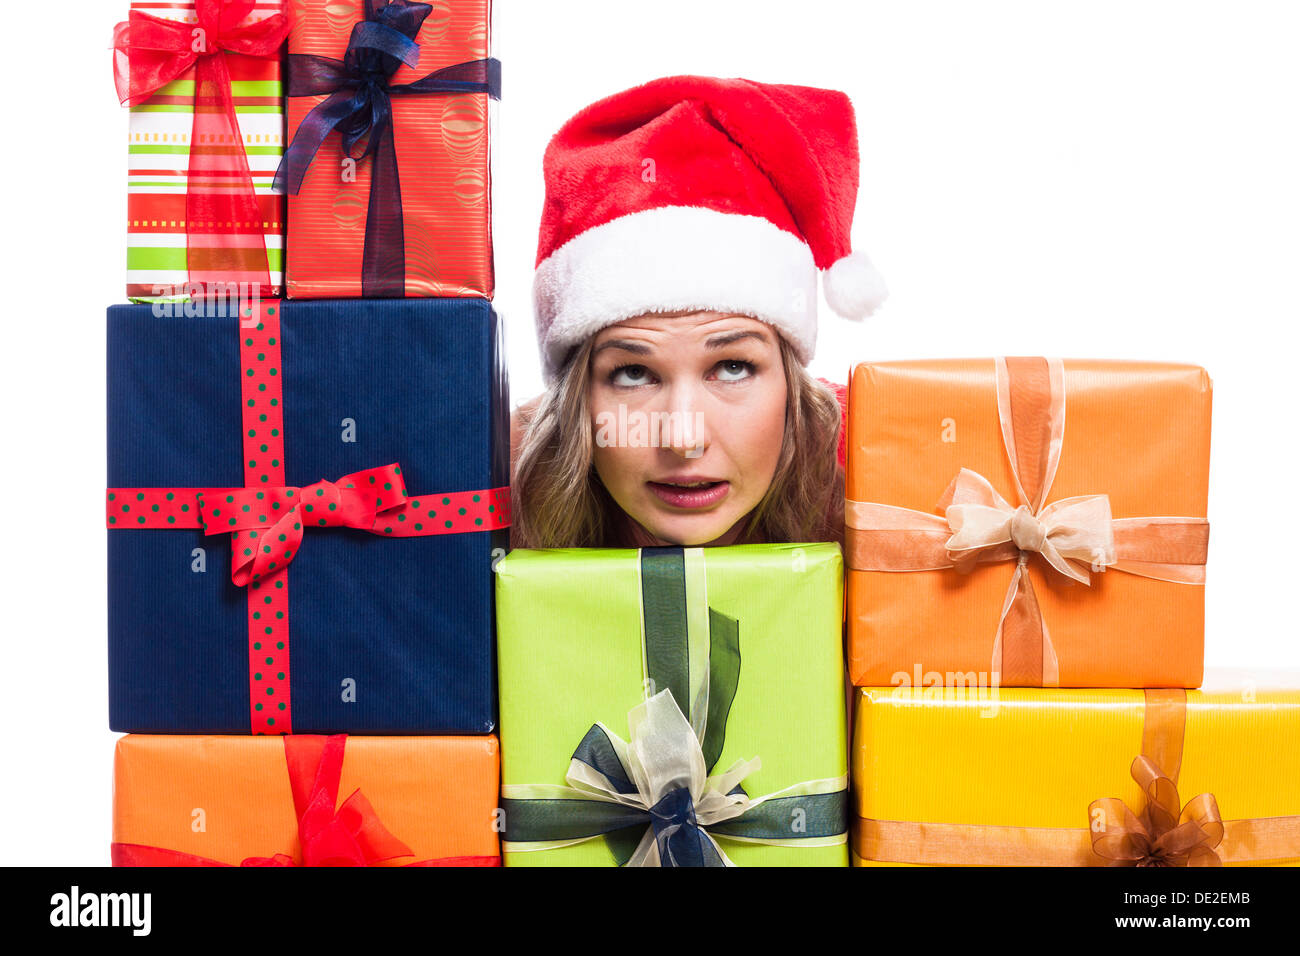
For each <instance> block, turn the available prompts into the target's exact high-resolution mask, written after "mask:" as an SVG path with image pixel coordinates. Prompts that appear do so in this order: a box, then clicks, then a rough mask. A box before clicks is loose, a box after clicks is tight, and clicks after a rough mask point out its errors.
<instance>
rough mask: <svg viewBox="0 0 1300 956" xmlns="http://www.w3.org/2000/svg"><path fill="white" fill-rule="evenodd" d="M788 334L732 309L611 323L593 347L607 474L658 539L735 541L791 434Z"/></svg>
mask: <svg viewBox="0 0 1300 956" xmlns="http://www.w3.org/2000/svg"><path fill="white" fill-rule="evenodd" d="M785 403H786V381H785V369H784V368H783V366H782V360H781V349H780V346H779V345H778V342H777V333H776V331H775V330H773V329H772V327H771V326H769V325H767V324H766V323H763V322H760V321H758V320H757V319H752V318H749V317H747V316H740V315H730V314H727V313H724V312H693V313H690V314H685V315H676V314H670V315H661V314H650V315H643V316H638V317H636V318H632V319H627V320H625V321H623V322H620V323H618V324H617V325H612V326H608V327H606V328H604V329H602V330H601V331H600V332H599V333H597V335H596V340H595V342H594V343H593V346H592V353H591V383H590V386H589V394H588V404H589V406H590V408H591V414H592V429H593V435H594V438H595V453H594V460H595V466H596V473H597V474H598V475H599V476H600V480H601V481H602V482H603V483H604V485H605V488H606V489H607V490H608V491H609V493H610V495H611V496H612V497H613V499H614V500H615V501H616V502H618V504H619V506H620V507H621V508H622V509H623V510H624V511H625V512H626V513H627V514H628V516H629V517H631V518H632V519H633V520H634V521H635V522H636V523H637V524H638V525H640V526H641V528H643V529H644V530H645V531H646V532H648V533H649V535H650V536H652V537H653V539H655V540H653V541H647V542H644V543H646V544H655V543H661V544H674V545H683V546H690V545H701V544H730V543H731V542H732V541H734V540H735V539H736V537H737V536H738V535H739V532H740V530H741V529H740V520H741V519H742V518H744V517H745V516H746V515H747V514H748V513H749V512H750V511H752V510H753V509H754V508H755V507H756V506H757V505H758V503H759V501H760V500H761V499H762V497H763V495H764V494H765V493H766V492H767V489H768V486H769V485H770V484H771V483H772V476H773V474H775V472H776V465H777V459H778V457H779V455H780V451H781V441H782V438H783V436H784V432H785Z"/></svg>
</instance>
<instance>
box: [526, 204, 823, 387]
mask: <svg viewBox="0 0 1300 956" xmlns="http://www.w3.org/2000/svg"><path fill="white" fill-rule="evenodd" d="M533 302H534V304H535V307H536V312H537V330H538V338H539V339H540V340H541V342H542V363H543V367H544V371H545V374H546V379H547V381H548V382H549V381H553V380H554V378H555V376H556V375H557V374H558V372H559V369H560V367H561V365H562V364H563V362H564V359H565V356H566V355H567V354H568V352H569V350H570V349H571V348H572V347H573V346H574V345H577V344H579V343H581V342H583V341H585V340H586V339H587V338H588V337H589V336H592V335H594V334H595V333H596V332H598V331H600V330H601V329H603V328H605V326H607V325H613V324H615V323H617V322H621V321H623V320H624V319H629V318H632V317H633V316H636V315H642V314H644V313H647V312H675V311H681V310H686V309H698V310H706V309H707V310H712V311H719V312H736V313H740V314H743V315H752V316H754V317H755V318H757V319H761V320H763V321H764V322H768V323H770V324H771V325H773V326H774V327H776V329H777V330H778V331H780V332H781V333H782V334H783V335H784V336H785V337H786V339H787V340H788V341H789V342H790V344H791V345H792V346H793V347H794V351H795V354H796V355H798V356H799V360H800V361H801V362H803V363H805V364H807V363H808V361H809V360H810V359H811V358H812V355H813V349H814V347H815V346H816V344H817V267H816V265H815V264H814V263H813V257H812V251H811V250H810V249H809V248H808V245H807V244H806V243H805V242H804V241H803V240H802V239H800V238H799V237H798V236H796V235H794V234H792V233H789V232H786V231H785V230H784V229H781V228H779V227H778V226H776V225H775V224H773V223H772V222H771V221H770V220H768V219H765V218H763V217H761V216H745V215H737V214H734V213H723V212H717V211H715V210H712V209H704V208H700V207H695V206H664V207H661V208H659V209H649V210H645V211H643V212H636V213H631V214H629V215H626V216H621V217H620V218H618V219H614V220H611V221H610V222H607V223H603V224H602V225H599V226H593V227H592V228H591V229H588V230H587V231H585V232H583V233H581V234H580V235H577V236H575V237H574V238H572V239H570V240H569V241H568V242H566V243H565V244H564V245H563V246H561V247H560V248H558V249H556V250H555V252H553V253H552V254H551V255H550V256H548V257H547V258H546V259H545V260H543V261H542V262H541V263H540V264H539V265H538V266H537V271H536V273H535V274H534V276H533Z"/></svg>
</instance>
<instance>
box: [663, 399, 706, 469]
mask: <svg viewBox="0 0 1300 956" xmlns="http://www.w3.org/2000/svg"><path fill="white" fill-rule="evenodd" d="M666 412H667V414H666V415H665V416H664V419H665V420H664V421H663V422H661V425H660V429H659V445H660V447H664V448H670V449H672V451H673V452H674V453H675V454H676V455H678V456H679V457H681V458H685V459H691V458H699V457H700V456H701V455H703V454H704V453H705V452H706V451H707V450H708V448H709V441H710V433H709V424H708V416H707V415H706V414H705V413H704V409H703V407H702V403H701V401H700V400H699V396H698V395H696V393H695V392H694V390H692V389H689V388H686V389H674V390H673V393H672V395H671V396H670V401H669V403H668V408H667V409H666Z"/></svg>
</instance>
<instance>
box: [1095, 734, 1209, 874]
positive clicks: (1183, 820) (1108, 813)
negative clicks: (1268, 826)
mask: <svg viewBox="0 0 1300 956" xmlns="http://www.w3.org/2000/svg"><path fill="white" fill-rule="evenodd" d="M1129 772H1130V773H1131V774H1132V775H1133V779H1134V780H1136V781H1137V782H1138V784H1139V785H1140V786H1141V787H1142V792H1143V793H1144V794H1145V795H1146V806H1145V807H1143V808H1142V815H1141V816H1137V815H1135V814H1134V813H1133V811H1132V810H1130V809H1129V808H1128V806H1127V805H1126V804H1125V803H1124V801H1123V800H1120V799H1119V798H1118V797H1106V798H1104V799H1101V800H1094V801H1093V802H1092V803H1091V804H1089V805H1088V816H1089V818H1090V819H1091V820H1092V825H1091V828H1090V829H1091V831H1092V852H1093V853H1096V854H1097V855H1098V856H1099V857H1101V858H1103V859H1104V860H1106V861H1107V863H1108V865H1109V866H1222V865H1223V861H1222V860H1220V859H1219V854H1217V853H1216V852H1214V849H1215V847H1217V846H1218V845H1219V844H1220V843H1221V842H1222V841H1223V818H1222V817H1220V816H1219V804H1218V803H1217V802H1216V801H1215V799H1214V795H1213V794H1211V793H1202V794H1200V795H1199V796H1196V797H1193V798H1192V799H1191V800H1190V801H1189V802H1188V804H1187V806H1185V807H1184V806H1182V803H1181V801H1180V800H1179V797H1178V787H1177V786H1175V784H1174V782H1173V781H1172V780H1171V779H1169V777H1168V776H1166V775H1165V774H1164V773H1163V772H1162V771H1161V770H1160V768H1159V767H1157V766H1156V764H1155V762H1154V761H1153V760H1152V759H1151V758H1150V757H1141V756H1140V757H1137V758H1135V759H1134V760H1133V766H1132V767H1131V768H1130V770H1129Z"/></svg>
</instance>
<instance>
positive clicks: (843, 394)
mask: <svg viewBox="0 0 1300 956" xmlns="http://www.w3.org/2000/svg"><path fill="white" fill-rule="evenodd" d="M817 381H819V382H821V383H822V384H823V385H825V386H826V387H827V388H829V389H830V390H831V391H832V392H834V393H835V398H836V399H837V400H838V401H839V403H840V443H839V447H838V449H837V451H836V456H837V457H838V458H839V460H840V467H841V468H843V467H845V466H846V463H847V460H848V431H849V387H848V386H847V385H841V384H839V383H838V382H832V381H830V380H829V379H825V378H819V379H817Z"/></svg>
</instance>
